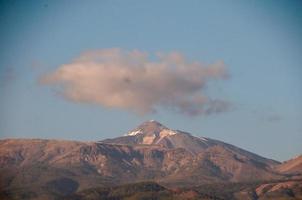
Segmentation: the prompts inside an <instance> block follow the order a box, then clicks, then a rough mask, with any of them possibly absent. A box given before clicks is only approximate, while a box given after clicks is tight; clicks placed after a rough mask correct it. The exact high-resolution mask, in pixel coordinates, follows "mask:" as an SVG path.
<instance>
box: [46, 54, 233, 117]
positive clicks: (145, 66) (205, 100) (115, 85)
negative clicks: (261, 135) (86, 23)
mask: <svg viewBox="0 0 302 200" xmlns="http://www.w3.org/2000/svg"><path fill="white" fill-rule="evenodd" d="M227 77H228V74H227V70H226V68H225V65H224V64H223V62H217V63H214V64H211V65H205V64H202V63H201V62H199V61H191V60H189V59H187V58H185V56H184V55H182V54H181V53H178V52H172V53H167V54H163V53H156V54H154V55H151V56H150V55H149V54H148V53H146V52H141V51H138V50H133V51H124V50H121V49H118V48H113V49H103V50H99V51H90V52H86V53H83V54H82V55H80V56H79V57H78V58H76V59H75V60H73V61H72V62H71V63H68V64H63V65H61V66H60V67H59V68H58V69H56V70H55V71H53V72H51V73H48V74H45V75H44V76H42V77H41V78H40V83H41V84H43V85H51V86H55V88H56V89H57V90H58V91H59V93H60V94H62V95H63V96H64V97H65V98H66V99H68V100H70V101H73V102H79V103H89V104H97V105H101V106H105V107H112V108H122V109H128V110H131V111H134V112H136V113H140V114H145V113H149V112H153V111H156V109H157V108H158V107H166V108H169V109H172V110H175V111H177V112H181V113H185V114H189V115H199V114H206V115H207V114H212V113H219V112H223V111H225V110H227V109H228V107H229V104H228V102H226V101H224V100H221V99H213V98H211V97H209V96H208V95H206V94H205V91H204V89H205V87H206V85H207V83H208V82H209V81H211V80H219V79H226V78H227Z"/></svg>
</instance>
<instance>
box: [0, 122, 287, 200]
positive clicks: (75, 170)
mask: <svg viewBox="0 0 302 200" xmlns="http://www.w3.org/2000/svg"><path fill="white" fill-rule="evenodd" d="M278 165H279V163H278V162H277V161H274V160H270V159H266V158H263V157H261V156H258V155H256V154H253V153H250V152H248V151H245V150H243V149H240V148H238V147H235V146H233V145H230V144H226V143H224V142H221V141H217V140H213V139H210V138H203V137H195V136H193V135H191V134H189V133H186V132H183V131H177V130H171V129H169V128H167V127H165V126H163V125H162V124H160V123H158V122H156V121H148V122H145V123H143V124H141V125H140V126H138V128H136V129H134V130H133V131H130V132H129V133H127V134H126V135H125V136H122V137H118V138H114V139H107V140H103V141H98V142H76V141H62V140H40V139H6V140H0V175H1V177H0V188H2V191H4V193H5V194H11V193H13V194H14V195H16V199H18V198H19V199H20V198H21V199H26V198H24V195H27V196H28V199H34V198H35V197H37V196H38V197H41V195H44V197H43V198H44V199H47V198H51V196H52V195H53V194H55V195H57V196H60V195H62V196H64V195H65V194H70V193H73V192H75V191H80V190H83V189H87V188H91V187H101V186H111V185H117V184H124V183H131V182H138V181H156V182H158V183H161V184H163V185H166V186H170V187H174V186H193V185H199V184H203V183H213V182H225V181H227V182H229V181H232V182H234V181H245V182H246V181H256V180H266V179H267V180H268V179H281V178H283V177H284V176H283V175H282V173H281V171H276V170H274V169H276V168H277V166H278ZM69 183H70V184H69ZM62 188H66V190H62ZM12 191H13V192H12ZM18 195H19V196H18ZM22 195H23V196H22ZM45 195H46V196H45ZM0 197H1V196H0Z"/></svg>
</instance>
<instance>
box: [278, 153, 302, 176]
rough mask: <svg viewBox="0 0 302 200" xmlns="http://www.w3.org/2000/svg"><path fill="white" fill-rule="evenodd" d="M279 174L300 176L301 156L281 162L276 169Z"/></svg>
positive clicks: (301, 171)
mask: <svg viewBox="0 0 302 200" xmlns="http://www.w3.org/2000/svg"><path fill="white" fill-rule="evenodd" d="M276 169H277V171H279V172H281V173H289V174H297V175H301V176H302V155H300V156H298V157H296V158H293V159H290V160H288V161H285V162H283V163H282V164H281V165H278V166H277V167H276Z"/></svg>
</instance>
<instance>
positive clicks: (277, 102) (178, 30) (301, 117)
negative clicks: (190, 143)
mask: <svg viewBox="0 0 302 200" xmlns="http://www.w3.org/2000/svg"><path fill="white" fill-rule="evenodd" d="M301 8H302V4H301V2H300V1H294V0H293V1H285V0H283V1H281V0H280V1H269V0H267V1H232V0H230V1H156V0H155V1H131V0H129V1H72V2H71V1H26V2H25V1H10V2H9V1H1V4H0V11H1V12H0V13H1V15H0V24H1V27H2V28H1V30H0V35H1V37H0V44H1V50H0V51H1V53H0V93H1V98H0V113H1V114H0V119H1V120H0V137H1V138H12V137H13V138H55V139H71V140H86V141H87V140H101V139H104V138H109V137H115V136H120V135H122V134H124V133H125V132H127V131H129V130H130V129H132V128H134V127H136V126H137V125H138V124H140V123H141V122H143V121H145V120H148V119H156V120H157V121H160V122H162V123H163V124H165V125H167V126H168V127H170V128H173V129H181V130H186V131H188V132H191V133H192V134H194V135H199V136H205V137H210V138H215V139H219V140H223V141H225V142H228V143H231V144H234V145H237V146H239V147H242V148H245V149H247V150H250V151H252V152H255V153H258V154H260V155H263V156H266V157H270V158H274V159H277V160H286V159H289V158H290V157H293V156H296V155H298V154H301V153H302V142H301V141H302V123H301V122H302V101H301V99H302V78H301V77H302V66H301V64H302V56H301V52H302V37H301V35H302V13H301V12H300V10H301ZM111 48H120V49H122V50H123V51H132V50H134V49H135V50H138V51H140V52H148V53H150V54H151V55H154V53H156V52H167V53H169V52H175V51H177V52H180V53H181V54H182V55H184V56H185V57H186V58H187V59H189V60H194V61H200V62H202V63H205V64H206V65H208V64H212V63H215V62H216V61H223V62H224V65H225V68H226V69H227V71H228V73H229V75H230V77H229V78H228V79H227V80H217V81H215V80H213V81H212V80H211V81H209V82H208V84H207V87H206V88H205V89H204V91H203V92H204V93H206V94H207V95H209V96H211V97H215V98H219V99H224V100H226V101H228V102H230V105H231V109H229V110H227V111H225V112H220V113H217V114H212V115H198V116H188V115H185V114H183V113H180V112H173V111H171V110H170V109H166V108H165V106H163V105H161V106H159V107H158V109H157V112H156V113H147V114H144V115H141V114H137V113H135V112H132V111H131V109H130V110H129V109H120V108H108V107H106V106H102V105H98V104H97V105H96V104H89V103H81V102H77V103H75V102H73V101H68V100H66V99H64V98H62V97H60V96H59V95H57V94H56V89H55V88H54V87H52V86H45V85H41V84H39V83H38V82H39V81H38V80H39V78H40V77H41V76H43V74H45V73H51V72H53V71H55V70H56V69H58V68H60V66H62V65H63V64H66V63H71V62H72V61H73V60H74V59H75V58H78V57H79V55H81V54H82V53H85V52H89V51H97V50H102V49H111Z"/></svg>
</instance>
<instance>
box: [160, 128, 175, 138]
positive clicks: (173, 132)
mask: <svg viewBox="0 0 302 200" xmlns="http://www.w3.org/2000/svg"><path fill="white" fill-rule="evenodd" d="M175 134H177V131H173V130H170V129H164V130H162V131H161V132H160V133H159V136H160V137H161V138H162V137H166V136H168V135H175Z"/></svg>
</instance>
